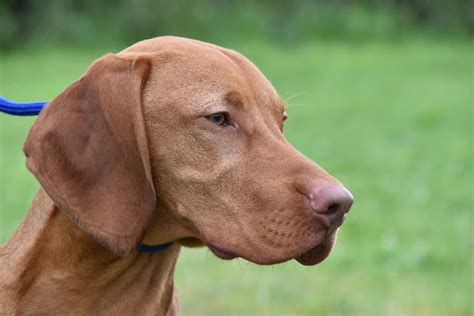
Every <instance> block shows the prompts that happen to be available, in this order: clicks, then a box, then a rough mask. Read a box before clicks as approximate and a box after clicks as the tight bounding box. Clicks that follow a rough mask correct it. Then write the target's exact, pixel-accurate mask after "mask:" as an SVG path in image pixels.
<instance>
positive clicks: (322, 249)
mask: <svg viewBox="0 0 474 316" xmlns="http://www.w3.org/2000/svg"><path fill="white" fill-rule="evenodd" d="M334 243H335V235H331V236H328V237H326V238H324V239H323V241H321V242H320V243H319V244H318V245H316V246H314V247H313V248H311V249H309V250H307V251H306V252H304V253H302V254H301V255H299V256H297V257H293V258H288V259H283V260H272V262H259V260H250V261H253V262H255V263H258V264H275V263H281V262H285V261H289V260H292V259H295V260H296V261H298V262H299V263H300V264H302V265H305V266H313V265H316V264H318V263H321V262H322V261H323V260H324V259H326V258H327V257H328V256H329V254H330V253H331V250H332V248H333V245H334ZM207 246H208V248H209V249H210V250H211V251H212V253H213V254H214V255H215V256H216V257H218V258H220V259H223V260H232V259H235V258H238V257H242V256H240V255H238V254H237V253H235V252H232V251H231V250H229V249H225V248H223V247H221V246H218V245H216V244H212V243H207ZM242 258H243V257H242ZM244 259H245V258H244Z"/></svg>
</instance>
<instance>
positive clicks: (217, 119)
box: [206, 113, 229, 126]
mask: <svg viewBox="0 0 474 316" xmlns="http://www.w3.org/2000/svg"><path fill="white" fill-rule="evenodd" d="M206 118H207V119H208V120H209V121H211V122H212V123H214V124H217V125H220V126H227V125H229V118H228V116H227V114H226V113H214V114H211V115H208V116H206Z"/></svg>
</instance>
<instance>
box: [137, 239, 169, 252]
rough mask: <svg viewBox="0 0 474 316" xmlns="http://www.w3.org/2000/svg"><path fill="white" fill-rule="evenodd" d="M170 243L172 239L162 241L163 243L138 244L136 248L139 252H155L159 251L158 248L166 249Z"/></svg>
mask: <svg viewBox="0 0 474 316" xmlns="http://www.w3.org/2000/svg"><path fill="white" fill-rule="evenodd" d="M172 245H173V242H172V241H170V242H167V243H164V244H160V245H147V244H140V245H139V246H138V248H137V250H138V251H140V252H157V251H160V250H165V249H168V248H169V247H171V246H172Z"/></svg>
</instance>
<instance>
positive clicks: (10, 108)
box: [0, 96, 173, 252]
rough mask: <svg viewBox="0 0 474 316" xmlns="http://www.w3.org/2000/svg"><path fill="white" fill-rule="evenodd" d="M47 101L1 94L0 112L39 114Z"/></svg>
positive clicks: (147, 248)
mask: <svg viewBox="0 0 474 316" xmlns="http://www.w3.org/2000/svg"><path fill="white" fill-rule="evenodd" d="M47 103H48V102H46V101H40V102H15V101H11V100H8V99H7V98H4V97H2V96H0V112H3V113H6V114H10V115H17V116H29V115H38V114H39V113H40V112H41V110H42V109H43V108H44V107H45V106H46V104H47ZM171 245H173V242H172V241H171V242H167V243H164V244H160V245H146V244H140V245H139V246H138V248H137V250H138V251H140V252H157V251H160V250H165V249H167V248H169V247H171Z"/></svg>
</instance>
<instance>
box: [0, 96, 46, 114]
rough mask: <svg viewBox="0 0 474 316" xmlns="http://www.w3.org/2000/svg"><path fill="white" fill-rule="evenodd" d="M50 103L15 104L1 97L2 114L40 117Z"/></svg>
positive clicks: (0, 109) (0, 110)
mask: <svg viewBox="0 0 474 316" xmlns="http://www.w3.org/2000/svg"><path fill="white" fill-rule="evenodd" d="M47 103H48V102H46V101H40V102H15V101H11V100H8V99H7V98H4V97H2V96H0V112H3V113H7V114H10V115H18V116H28V115H38V114H39V112H41V110H42V109H43V108H44V106H45V105H46V104H47Z"/></svg>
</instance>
